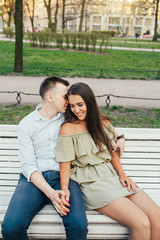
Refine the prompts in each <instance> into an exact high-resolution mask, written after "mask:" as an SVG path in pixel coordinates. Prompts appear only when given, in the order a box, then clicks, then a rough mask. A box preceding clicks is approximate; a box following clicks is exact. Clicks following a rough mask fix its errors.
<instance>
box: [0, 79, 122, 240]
mask: <svg viewBox="0 0 160 240" xmlns="http://www.w3.org/2000/svg"><path fill="white" fill-rule="evenodd" d="M68 85H69V83H68V81H66V80H63V79H61V78H58V77H49V78H46V79H45V80H44V81H43V82H42V84H41V86H40V91H39V92H40V96H41V97H42V103H43V104H42V106H38V107H37V108H36V110H35V111H34V112H32V113H30V114H29V115H28V116H26V117H25V118H24V119H23V120H22V121H21V122H20V123H19V126H18V142H19V160H20V163H21V169H22V173H21V175H20V179H19V182H18V185H17V187H16V190H15V192H14V194H13V196H12V199H11V201H10V204H9V206H8V210H7V212H6V215H5V218H4V221H3V223H2V236H3V240H28V239H29V238H28V235H27V229H28V228H29V225H30V223H31V221H32V219H33V217H34V216H35V215H36V214H37V213H38V212H39V211H40V210H41V209H42V208H43V207H44V206H45V205H46V204H48V203H51V204H52V205H53V206H54V208H55V209H56V210H57V212H58V213H59V214H60V216H61V217H62V220H63V224H64V227H65V231H66V240H86V239H87V219H86V213H85V208H84V203H83V198H82V194H81V191H80V188H79V186H78V185H77V184H76V183H75V182H74V181H72V180H70V184H69V189H70V193H71V196H70V201H69V203H68V202H66V201H63V202H62V201H61V196H64V195H65V193H64V192H63V191H61V190H60V175H59V163H57V162H56V161H55V155H56V147H57V140H58V134H59V131H60V128H61V124H62V123H63V121H64V117H63V113H64V112H65V110H66V108H67V105H68V103H67V99H66V94H67V91H68ZM120 138H121V137H120ZM123 141H124V140H122V138H121V140H119V141H118V142H119V144H120V145H119V144H118V145H117V147H118V146H119V147H120V148H121V149H122V150H121V152H122V151H123V148H124V142H123Z"/></svg>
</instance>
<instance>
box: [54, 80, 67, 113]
mask: <svg viewBox="0 0 160 240" xmlns="http://www.w3.org/2000/svg"><path fill="white" fill-rule="evenodd" d="M67 92H68V87H67V86H65V85H64V84H62V83H57V84H56V88H55V89H54V94H53V96H54V101H53V103H54V108H55V110H56V111H57V112H61V113H64V112H65V111H66V109H67V106H68V101H67V98H66V95H67Z"/></svg>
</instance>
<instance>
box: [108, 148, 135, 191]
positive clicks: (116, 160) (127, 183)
mask: <svg viewBox="0 0 160 240" xmlns="http://www.w3.org/2000/svg"><path fill="white" fill-rule="evenodd" d="M111 164H112V165H113V167H114V169H115V170H116V171H117V173H118V175H119V178H120V182H121V183H122V185H123V186H124V187H128V191H129V192H130V191H131V188H132V190H133V191H134V192H135V191H136V188H138V186H137V184H136V183H135V182H134V181H133V180H132V179H131V178H129V177H127V176H126V174H125V172H124V170H123V168H122V164H121V162H120V157H119V156H118V154H117V153H116V152H113V153H112V158H111Z"/></svg>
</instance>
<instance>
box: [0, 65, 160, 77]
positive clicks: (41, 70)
mask: <svg viewBox="0 0 160 240" xmlns="http://www.w3.org/2000/svg"><path fill="white" fill-rule="evenodd" d="M8 69H11V72H14V68H13V67H0V74H7V71H6V72H5V70H8ZM18 69H21V68H18ZM22 70H23V74H24V75H25V74H26V73H29V74H31V75H32V74H33V75H37V74H38V75H40V74H43V75H46V76H49V75H51V74H52V75H53V74H56V76H58V75H62V71H63V72H64V73H65V74H64V75H66V76H67V73H68V72H70V73H72V72H74V76H81V77H89V74H88V75H87V74H84V73H83V72H85V71H88V72H91V77H95V78H111V79H112V78H118V79H128V75H127V74H126V73H133V79H139V78H140V79H149V80H152V79H154V80H155V79H156V80H159V79H160V70H158V69H157V70H153V71H150V70H121V69H107V68H106V69H104V68H92V69H91V68H88V69H84V68H60V67H59V68H58V67H48V66H43V67H25V66H24V67H23V69H22ZM82 71H83V72H82ZM59 72H60V73H59ZM108 73H110V74H111V76H107V75H106V74H108ZM117 73H118V75H117ZM114 74H116V75H114ZM121 74H124V75H123V76H122V75H121ZM144 74H145V75H146V76H144ZM86 75H87V76H86Z"/></svg>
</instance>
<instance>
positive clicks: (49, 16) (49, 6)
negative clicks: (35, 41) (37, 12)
mask: <svg viewBox="0 0 160 240" xmlns="http://www.w3.org/2000/svg"><path fill="white" fill-rule="evenodd" d="M44 5H45V7H46V10H47V17H48V28H50V29H51V30H52V31H53V25H52V19H51V0H49V1H48V4H47V2H46V0H44Z"/></svg>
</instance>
